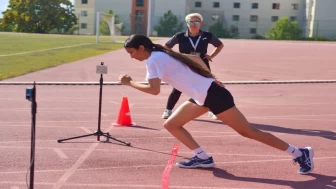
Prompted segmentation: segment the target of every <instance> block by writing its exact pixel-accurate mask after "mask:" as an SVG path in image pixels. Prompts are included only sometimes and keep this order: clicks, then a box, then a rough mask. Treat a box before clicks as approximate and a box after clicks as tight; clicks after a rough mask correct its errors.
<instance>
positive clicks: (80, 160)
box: [53, 127, 113, 189]
mask: <svg viewBox="0 0 336 189" xmlns="http://www.w3.org/2000/svg"><path fill="white" fill-rule="evenodd" d="M112 128H113V127H110V128H109V129H108V131H110V130H111V129H112ZM98 145H99V143H93V144H92V145H91V146H90V147H89V148H88V149H87V150H86V151H85V152H84V154H83V155H82V156H80V157H79V158H78V160H77V161H76V163H75V164H73V165H72V167H71V168H70V169H68V171H67V172H66V173H65V174H64V175H62V177H61V178H60V179H59V180H58V181H57V183H55V184H54V186H53V189H58V188H61V187H62V186H63V185H64V184H65V183H66V181H67V180H68V179H69V178H70V177H71V175H72V174H74V173H75V171H76V170H77V169H78V168H79V167H80V166H81V165H82V163H83V162H84V161H85V160H86V158H87V157H89V155H90V154H91V153H92V152H93V151H94V150H95V148H96V147H97V146H98Z"/></svg>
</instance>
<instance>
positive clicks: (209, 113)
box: [208, 111, 218, 119]
mask: <svg viewBox="0 0 336 189" xmlns="http://www.w3.org/2000/svg"><path fill="white" fill-rule="evenodd" d="M208 116H209V117H211V118H212V119H218V118H217V116H216V115H215V114H213V113H212V112H210V111H209V112H208Z"/></svg>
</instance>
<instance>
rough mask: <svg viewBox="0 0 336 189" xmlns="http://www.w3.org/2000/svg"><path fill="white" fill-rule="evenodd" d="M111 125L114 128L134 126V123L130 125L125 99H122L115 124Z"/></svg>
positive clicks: (126, 99)
mask: <svg viewBox="0 0 336 189" xmlns="http://www.w3.org/2000/svg"><path fill="white" fill-rule="evenodd" d="M112 125H114V126H133V125H135V124H134V123H132V118H131V112H130V108H129V105H128V98H127V97H123V99H122V102H121V106H120V110H119V115H118V118H117V121H116V122H115V123H112Z"/></svg>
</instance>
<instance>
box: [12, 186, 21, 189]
mask: <svg viewBox="0 0 336 189" xmlns="http://www.w3.org/2000/svg"><path fill="white" fill-rule="evenodd" d="M10 188H11V189H20V188H19V187H18V186H11V187H10Z"/></svg>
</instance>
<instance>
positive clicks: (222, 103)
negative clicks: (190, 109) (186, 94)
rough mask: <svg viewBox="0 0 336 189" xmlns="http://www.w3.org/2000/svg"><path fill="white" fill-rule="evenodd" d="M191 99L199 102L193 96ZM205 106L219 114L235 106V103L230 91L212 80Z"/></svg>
mask: <svg viewBox="0 0 336 189" xmlns="http://www.w3.org/2000/svg"><path fill="white" fill-rule="evenodd" d="M189 101H190V102H192V103H194V104H197V103H196V102H195V101H194V99H192V98H191V99H189ZM203 106H205V107H207V108H209V109H210V111H211V112H212V113H213V114H215V115H217V114H220V113H222V112H224V111H226V110H228V109H230V108H232V107H234V106H235V103H234V100H233V97H232V95H231V93H230V91H228V90H227V89H226V88H224V87H222V86H220V85H219V84H217V83H216V82H212V84H211V85H210V87H209V89H208V93H207V96H206V98H205V101H204V105H203Z"/></svg>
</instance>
